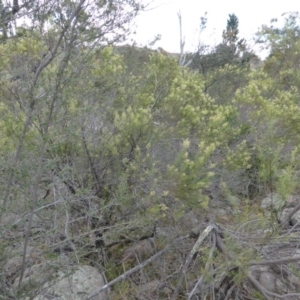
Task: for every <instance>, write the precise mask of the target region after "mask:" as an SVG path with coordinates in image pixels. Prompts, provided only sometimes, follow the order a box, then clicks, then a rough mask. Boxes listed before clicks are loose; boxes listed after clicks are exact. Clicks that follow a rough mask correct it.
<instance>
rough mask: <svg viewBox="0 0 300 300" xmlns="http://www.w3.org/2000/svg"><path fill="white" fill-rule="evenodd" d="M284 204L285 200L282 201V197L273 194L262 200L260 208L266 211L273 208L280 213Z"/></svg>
mask: <svg viewBox="0 0 300 300" xmlns="http://www.w3.org/2000/svg"><path fill="white" fill-rule="evenodd" d="M284 204H285V201H284V199H282V198H281V197H280V195H278V194H276V193H273V194H268V196H267V197H266V198H264V199H263V200H262V202H261V205H260V207H261V208H262V209H264V210H269V209H271V208H272V207H273V208H274V209H275V210H276V211H280V210H281V209H282V208H283V206H284Z"/></svg>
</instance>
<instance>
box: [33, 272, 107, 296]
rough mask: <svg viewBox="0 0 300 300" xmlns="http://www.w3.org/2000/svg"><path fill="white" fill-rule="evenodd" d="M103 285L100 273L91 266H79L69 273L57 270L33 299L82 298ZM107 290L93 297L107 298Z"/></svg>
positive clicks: (103, 281)
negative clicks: (56, 274)
mask: <svg viewBox="0 0 300 300" xmlns="http://www.w3.org/2000/svg"><path fill="white" fill-rule="evenodd" d="M103 285H105V280H104V277H103V276H102V274H100V273H99V271H98V270H97V269H96V268H94V267H92V266H79V267H78V268H77V269H76V270H75V271H74V272H71V274H65V273H63V272H62V271H59V273H58V276H57V278H56V279H55V280H53V281H50V282H48V283H46V284H44V286H43V287H42V289H41V291H42V292H40V293H39V295H38V296H36V297H34V298H33V300H48V299H50V298H49V296H51V297H52V298H51V299H57V300H58V299H59V300H70V299H72V300H82V299H84V298H85V297H86V296H87V295H88V294H90V293H92V292H94V291H95V290H97V289H99V288H101V286H103ZM108 293H109V291H108V290H106V291H104V292H102V293H100V294H99V295H97V296H96V297H94V298H93V299H95V300H107V299H108Z"/></svg>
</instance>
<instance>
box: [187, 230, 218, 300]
mask: <svg viewBox="0 0 300 300" xmlns="http://www.w3.org/2000/svg"><path fill="white" fill-rule="evenodd" d="M212 238H213V242H212V247H211V249H210V252H209V256H208V260H207V262H206V264H205V269H204V273H205V272H208V270H209V268H210V266H211V261H212V258H213V255H214V252H215V249H216V234H215V233H213V234H212ZM203 280H204V274H203V275H202V276H201V277H200V279H199V280H198V281H197V283H196V284H195V286H194V288H193V290H192V291H191V293H190V295H189V298H188V300H190V299H191V298H192V297H193V295H194V294H195V292H196V289H197V287H198V286H199V285H201V284H202V282H203Z"/></svg>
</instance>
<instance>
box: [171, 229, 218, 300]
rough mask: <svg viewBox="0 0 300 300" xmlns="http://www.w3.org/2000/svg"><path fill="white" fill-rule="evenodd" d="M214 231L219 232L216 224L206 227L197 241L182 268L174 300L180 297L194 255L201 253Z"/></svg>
mask: <svg viewBox="0 0 300 300" xmlns="http://www.w3.org/2000/svg"><path fill="white" fill-rule="evenodd" d="M213 230H216V231H219V229H218V227H217V226H216V225H215V224H214V223H211V224H209V225H208V226H207V227H206V229H205V230H204V231H203V233H202V234H201V235H200V236H199V238H198V240H197V241H196V243H195V245H194V247H193V248H192V250H191V252H190V254H189V255H188V257H187V259H186V261H185V263H184V265H183V267H182V268H181V271H180V276H179V279H178V283H177V286H176V289H175V291H174V294H173V297H172V298H171V299H172V300H175V299H176V297H177V296H178V293H179V289H180V287H181V282H182V279H183V277H184V276H185V274H186V272H187V269H188V267H189V265H190V263H191V261H192V260H193V257H194V255H195V254H196V253H197V252H198V251H199V248H200V246H201V245H202V243H203V242H204V240H205V239H206V238H207V236H208V235H209V234H210V233H211V232H212V231H213Z"/></svg>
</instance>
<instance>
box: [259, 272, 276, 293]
mask: <svg viewBox="0 0 300 300" xmlns="http://www.w3.org/2000/svg"><path fill="white" fill-rule="evenodd" d="M259 282H260V284H261V285H262V286H263V287H264V288H266V289H267V290H268V291H269V292H275V291H276V276H275V275H274V274H273V273H270V272H262V273H261V274H260V276H259Z"/></svg>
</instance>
